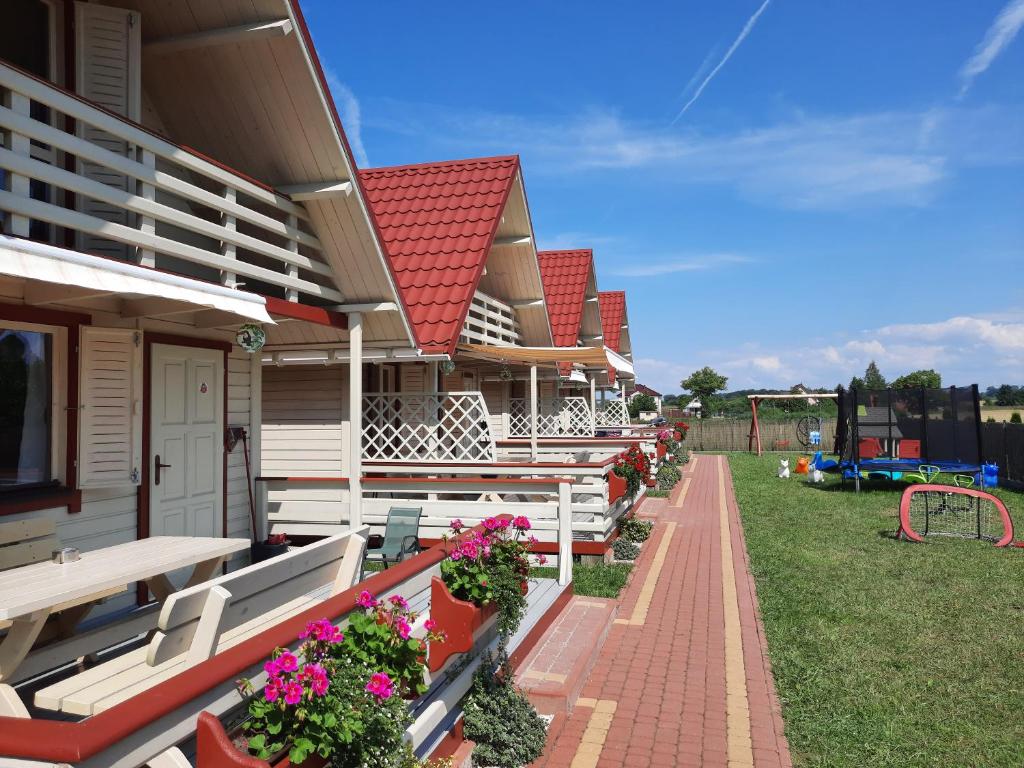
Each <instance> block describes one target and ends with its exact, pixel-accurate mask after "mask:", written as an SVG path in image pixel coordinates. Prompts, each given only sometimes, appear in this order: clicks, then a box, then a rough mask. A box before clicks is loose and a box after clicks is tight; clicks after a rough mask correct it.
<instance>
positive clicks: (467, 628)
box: [427, 576, 498, 672]
mask: <svg viewBox="0 0 1024 768" xmlns="http://www.w3.org/2000/svg"><path fill="white" fill-rule="evenodd" d="M497 612H498V606H497V605H495V604H494V603H491V604H490V605H485V606H483V607H482V608H479V607H477V606H476V605H474V604H473V603H470V602H468V601H466V600H459V599H458V598H457V597H455V596H454V595H452V593H451V592H449V591H448V586H447V585H446V584H445V583H444V580H443V579H442V578H441V577H439V576H434V577H433V578H431V580H430V618H432V619H433V620H434V621H436V622H437V625H438V627H439V628H440V629H443V630H444V631H445V632H447V633H448V637H447V639H446V640H445V641H444V642H443V643H431V644H430V650H429V652H428V654H427V669H429V670H430V671H431V672H437V670H439V669H441V667H443V666H444V663H445V662H446V661H448V659H449V658H451V657H452V656H454V655H455V654H456V653H466V652H467V651H470V650H472V649H473V642H474V640H475V635H476V632H477V630H479V629H480V628H481V627H482V626H483V625H484V623H485V622H486V621H487V620H488V619H490V618H491V617H492V616H493V615H494V614H496V613H497Z"/></svg>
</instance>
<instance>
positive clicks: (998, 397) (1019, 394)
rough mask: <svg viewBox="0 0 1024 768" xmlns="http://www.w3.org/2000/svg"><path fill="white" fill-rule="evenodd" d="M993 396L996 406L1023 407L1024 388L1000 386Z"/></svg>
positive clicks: (1009, 385) (1011, 385)
mask: <svg viewBox="0 0 1024 768" xmlns="http://www.w3.org/2000/svg"><path fill="white" fill-rule="evenodd" d="M990 389H991V388H990ZM994 394H995V401H996V405H1024V387H1015V386H1014V385H1013V384H1002V385H1000V386H999V387H998V388H997V389H996V390H995V393H994Z"/></svg>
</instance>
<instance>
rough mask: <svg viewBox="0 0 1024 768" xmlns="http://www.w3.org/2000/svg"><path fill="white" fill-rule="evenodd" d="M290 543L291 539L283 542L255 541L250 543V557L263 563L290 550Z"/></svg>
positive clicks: (255, 561) (253, 560)
mask: <svg viewBox="0 0 1024 768" xmlns="http://www.w3.org/2000/svg"><path fill="white" fill-rule="evenodd" d="M290 545H291V542H290V541H286V542H284V543H283V544H268V543H267V542H265V541H254V542H253V543H252V544H250V545H249V557H250V559H251V560H252V562H254V563H262V562H263V561H264V560H269V559H270V558H272V557H277V556H278V555H283V554H284V553H285V552H287V551H288V547H289V546H290Z"/></svg>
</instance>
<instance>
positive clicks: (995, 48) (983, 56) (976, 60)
mask: <svg viewBox="0 0 1024 768" xmlns="http://www.w3.org/2000/svg"><path fill="white" fill-rule="evenodd" d="M1021 27H1024V0H1010V2H1008V3H1007V4H1006V5H1005V6H1004V7H1003V10H1002V11H1000V12H999V15H998V16H997V17H996V20H995V21H994V22H992V26H991V27H989V28H988V32H986V33H985V39H984V40H982V41H981V42H980V43H979V44H978V47H977V48H975V49H974V55H973V56H971V58H969V59H968V60H967V61H966V62H965V63H964V65H963V67H961V69H960V98H963V97H964V95H966V93H967V90H968V89H969V88H970V87H971V84H972V83H973V82H974V78H976V77H977V76H978V75H980V74H981V73H982V72H984V71H985V70H986V69H988V68H989V65H991V64H992V62H993V61H995V59H996V57H997V56H999V54H1001V53H1002V52H1003V51H1004V50H1005V49H1006V47H1007V46H1008V45H1009V44H1010V43H1012V42H1013V38H1015V37H1016V36H1017V33H1018V32H1020V29H1021Z"/></svg>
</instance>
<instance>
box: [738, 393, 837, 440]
mask: <svg viewBox="0 0 1024 768" xmlns="http://www.w3.org/2000/svg"><path fill="white" fill-rule="evenodd" d="M838 397H839V395H838V394H836V393H835V392H790V393H788V394H784V395H747V399H748V400H750V433H749V434H748V435H747V450H748V451H753V450H755V447H756V450H757V455H758V456H760V455H761V454H762V450H761V426H760V424H759V423H758V421H757V406H758V404H759V403H761V402H762V401H764V400H806V401H808V402H809V403H810V404H811V405H815V404H816V403H817V401H818V400H835V399H837V398H838ZM796 435H797V439H798V440H799V441H800V444H801V445H802V446H803V447H804V448H811V447H813V446H817V445H819V444H820V442H821V417H820V416H804V417H803V418H801V419H800V420H799V421H798V422H797V424H796ZM815 435H817V437H818V440H817V442H815V440H814V436H815Z"/></svg>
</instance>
